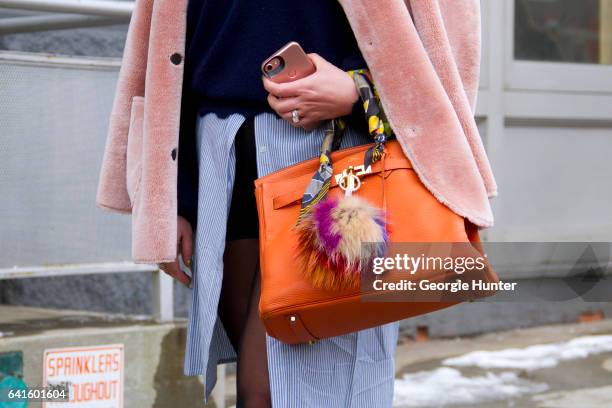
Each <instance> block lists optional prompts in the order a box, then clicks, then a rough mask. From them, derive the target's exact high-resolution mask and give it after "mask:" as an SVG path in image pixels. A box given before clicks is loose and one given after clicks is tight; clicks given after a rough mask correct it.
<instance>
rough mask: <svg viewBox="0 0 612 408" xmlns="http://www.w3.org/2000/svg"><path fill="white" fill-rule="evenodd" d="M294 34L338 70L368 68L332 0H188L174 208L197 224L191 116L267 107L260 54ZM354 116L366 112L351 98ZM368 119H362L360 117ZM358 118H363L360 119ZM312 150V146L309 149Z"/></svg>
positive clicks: (248, 111)
mask: <svg viewBox="0 0 612 408" xmlns="http://www.w3.org/2000/svg"><path fill="white" fill-rule="evenodd" d="M289 41H297V42H298V43H300V45H301V46H302V48H304V50H305V51H306V52H307V53H308V52H316V53H318V54H319V55H321V56H322V57H323V58H325V59H326V60H327V61H329V62H331V63H332V64H334V65H336V66H337V67H339V68H341V69H343V70H349V69H356V68H366V63H365V61H364V59H363V57H362V55H361V52H360V50H359V48H358V46H357V43H356V40H355V37H354V36H353V32H352V30H351V28H350V26H349V24H348V21H347V19H346V17H345V15H344V11H343V10H342V8H341V7H340V5H339V4H338V2H337V1H336V0H307V1H304V0H302V1H294V0H266V1H261V0H190V1H189V5H188V10H187V38H186V54H185V74H184V81H183V98H182V113H181V132H180V136H179V156H180V159H179V161H178V163H179V168H178V207H179V208H178V211H179V214H180V215H182V216H184V217H185V218H187V219H188V220H189V221H190V222H191V223H192V226H193V227H194V228H195V222H196V218H197V177H198V173H197V164H196V163H197V162H196V158H195V152H196V149H195V119H196V115H197V114H205V113H208V112H215V113H217V114H218V115H219V116H221V117H226V116H228V115H229V114H231V113H242V114H244V115H245V116H252V115H255V114H257V113H260V112H265V111H269V112H272V109H271V108H270V106H269V105H268V103H267V101H266V97H267V92H266V90H265V89H264V88H263V86H262V83H261V71H260V66H261V62H262V61H263V60H264V59H265V58H266V57H268V56H270V55H271V54H272V53H273V52H274V51H276V50H277V49H279V48H280V47H281V46H282V45H284V44H285V43H287V42H289ZM351 116H352V118H350V119H351V120H360V119H359V118H363V117H364V114H363V112H362V111H361V108H360V104H359V103H356V105H355V109H354V113H353V115H351ZM363 124H365V120H363ZM360 125H361V124H360ZM316 153H317V152H313V156H314V155H316Z"/></svg>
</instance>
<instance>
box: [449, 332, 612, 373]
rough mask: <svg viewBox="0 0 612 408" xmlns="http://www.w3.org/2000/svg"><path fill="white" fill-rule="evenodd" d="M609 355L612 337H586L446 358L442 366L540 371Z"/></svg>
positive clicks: (611, 349) (611, 348)
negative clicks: (600, 354)
mask: <svg viewBox="0 0 612 408" xmlns="http://www.w3.org/2000/svg"><path fill="white" fill-rule="evenodd" d="M606 352H612V336H583V337H576V338H575V339H572V340H569V341H566V342H562V343H552V344H535V345H533V346H529V347H525V348H511V349H505V350H498V351H473V352H471V353H467V354H464V355H462V356H458V357H453V358H447V359H446V360H444V361H442V364H444V365H450V366H456V367H457V366H461V367H465V366H475V367H480V368H514V369H523V370H537V369H539V368H547V367H554V366H556V365H557V364H559V363H560V362H561V361H566V360H574V359H577V358H585V357H587V356H589V355H591V354H599V353H606Z"/></svg>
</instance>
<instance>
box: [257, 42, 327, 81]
mask: <svg viewBox="0 0 612 408" xmlns="http://www.w3.org/2000/svg"><path fill="white" fill-rule="evenodd" d="M278 58H280V60H279V61H282V63H284V66H283V67H282V69H280V70H279V71H278V72H276V73H274V74H273V75H270V74H269V73H268V72H267V71H266V65H267V64H275V62H274V60H275V59H278ZM276 66H278V64H276ZM261 72H263V74H264V75H265V76H266V77H268V78H270V79H271V80H272V81H274V82H278V83H280V82H290V81H295V80H296V79H300V78H304V77H305V76H308V75H310V74H312V73H313V72H315V66H314V64H313V63H312V61H311V60H310V58H308V56H307V55H306V53H305V52H304V50H303V49H302V47H301V46H300V44H298V43H296V42H295V41H291V42H289V43H287V44H285V45H284V46H283V47H282V48H281V49H279V50H278V51H276V52H275V53H274V54H272V55H271V56H270V57H269V58H266V60H265V61H264V62H263V63H262V64H261Z"/></svg>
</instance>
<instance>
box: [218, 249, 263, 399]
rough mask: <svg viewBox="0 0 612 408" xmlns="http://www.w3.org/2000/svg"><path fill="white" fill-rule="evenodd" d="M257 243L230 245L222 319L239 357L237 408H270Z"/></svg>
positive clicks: (220, 315) (226, 260)
mask: <svg viewBox="0 0 612 408" xmlns="http://www.w3.org/2000/svg"><path fill="white" fill-rule="evenodd" d="M258 248H259V246H258V240H257V239H237V240H232V241H227V242H226V245H225V253H224V263H225V266H224V271H223V283H222V286H221V297H220V300H219V317H220V318H221V322H222V323H223V327H224V328H225V331H226V332H227V335H228V337H229V339H230V341H231V343H232V346H234V350H236V353H237V355H238V364H237V374H236V396H237V401H236V408H252V407H253V408H260V407H265V408H267V407H271V401H270V382H269V379H268V361H267V355H266V337H265V328H264V325H263V323H262V322H261V319H260V318H259V312H258V303H259V292H260V290H259V288H260V285H259V281H260V278H259V249H258Z"/></svg>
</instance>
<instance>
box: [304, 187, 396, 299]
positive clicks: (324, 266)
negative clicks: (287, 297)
mask: <svg viewBox="0 0 612 408" xmlns="http://www.w3.org/2000/svg"><path fill="white" fill-rule="evenodd" d="M297 231H298V236H299V246H298V248H297V249H298V251H297V253H298V257H299V260H300V267H301V269H302V272H303V273H304V274H305V275H306V276H307V277H308V278H309V279H310V281H311V282H312V284H313V286H314V287H317V288H321V289H328V290H338V289H343V288H347V287H351V288H357V287H359V283H360V278H361V276H362V273H363V272H364V271H365V268H366V267H367V266H368V265H369V263H370V261H371V260H372V259H373V258H374V257H376V256H382V255H383V254H384V253H385V251H386V246H387V241H388V236H389V234H388V230H387V222H386V220H385V214H384V213H383V212H382V211H381V210H379V209H378V208H375V207H373V206H371V205H370V204H369V203H368V202H366V201H365V200H363V199H361V198H359V197H357V196H348V197H342V198H340V199H338V198H332V197H329V198H327V199H325V200H323V201H321V202H319V203H317V204H316V205H315V206H314V207H313V209H312V211H311V213H310V214H308V215H307V216H306V217H305V218H304V219H303V220H302V221H301V222H300V223H299V224H298V225H297Z"/></svg>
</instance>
